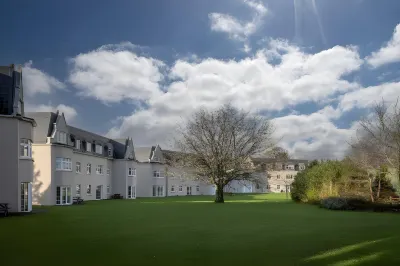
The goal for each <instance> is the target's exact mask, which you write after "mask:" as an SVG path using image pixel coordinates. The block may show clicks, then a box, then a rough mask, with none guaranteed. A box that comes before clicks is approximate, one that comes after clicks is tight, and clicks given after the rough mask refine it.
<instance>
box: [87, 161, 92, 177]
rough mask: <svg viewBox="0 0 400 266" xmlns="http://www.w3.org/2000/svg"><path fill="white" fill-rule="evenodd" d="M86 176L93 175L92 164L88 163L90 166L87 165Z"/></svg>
mask: <svg viewBox="0 0 400 266" xmlns="http://www.w3.org/2000/svg"><path fill="white" fill-rule="evenodd" d="M86 174H87V175H90V174H92V165H91V164H90V163H88V164H87V165H86Z"/></svg>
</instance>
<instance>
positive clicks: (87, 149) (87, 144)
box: [86, 142, 92, 152]
mask: <svg viewBox="0 0 400 266" xmlns="http://www.w3.org/2000/svg"><path fill="white" fill-rule="evenodd" d="M86 151H87V152H91V151H92V143H90V142H86Z"/></svg>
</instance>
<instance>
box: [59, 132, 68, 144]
mask: <svg viewBox="0 0 400 266" xmlns="http://www.w3.org/2000/svg"><path fill="white" fill-rule="evenodd" d="M57 142H59V143H64V144H67V133H65V132H62V131H58V132H57Z"/></svg>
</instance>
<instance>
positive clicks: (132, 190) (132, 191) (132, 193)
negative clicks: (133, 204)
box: [128, 186, 136, 199]
mask: <svg viewBox="0 0 400 266" xmlns="http://www.w3.org/2000/svg"><path fill="white" fill-rule="evenodd" d="M134 198H136V187H134V186H128V199H134Z"/></svg>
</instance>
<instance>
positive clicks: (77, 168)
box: [75, 162, 81, 173]
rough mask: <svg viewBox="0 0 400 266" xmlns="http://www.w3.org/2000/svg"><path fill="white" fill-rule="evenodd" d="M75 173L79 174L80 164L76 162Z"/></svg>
mask: <svg viewBox="0 0 400 266" xmlns="http://www.w3.org/2000/svg"><path fill="white" fill-rule="evenodd" d="M75 171H76V172H77V173H80V172H81V163H80V162H76V165H75Z"/></svg>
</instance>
